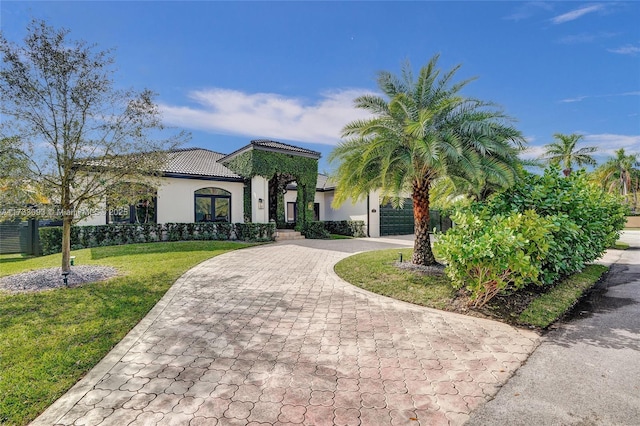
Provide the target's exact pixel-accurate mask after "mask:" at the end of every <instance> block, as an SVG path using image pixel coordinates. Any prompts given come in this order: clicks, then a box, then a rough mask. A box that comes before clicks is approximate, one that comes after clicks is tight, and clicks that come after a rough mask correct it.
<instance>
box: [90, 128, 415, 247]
mask: <svg viewBox="0 0 640 426" xmlns="http://www.w3.org/2000/svg"><path fill="white" fill-rule="evenodd" d="M319 158H320V153H318V152H316V151H311V150H308V149H304V148H300V147H296V146H293V145H289V144H285V143H282V142H277V141H272V140H264V139H259V140H253V141H251V142H250V143H249V144H248V145H246V146H245V147H243V148H241V149H239V150H237V151H234V152H233V153H231V154H228V155H224V154H221V153H218V152H214V151H210V150H207V149H202V148H185V149H178V150H175V151H171V152H170V153H169V156H168V161H167V163H166V165H165V167H163V169H162V170H161V178H160V181H159V182H160V183H159V185H158V187H157V188H155V191H154V195H155V196H154V197H152V198H151V199H148V200H147V201H143V202H140V203H138V204H137V205H134V206H114V205H109V202H107V203H106V206H105V207H106V208H105V209H104V211H105V214H96V215H93V216H90V217H88V218H87V219H84V220H83V221H82V222H81V223H80V225H103V224H106V223H123V222H131V223H135V222H155V223H171V222H176V223H193V222H209V221H217V222H232V223H237V222H248V221H251V222H255V223H267V222H270V221H276V222H277V223H279V224H282V223H283V222H286V223H289V224H293V223H295V222H296V221H297V220H298V219H299V215H300V214H306V215H309V219H311V220H322V221H339V220H362V221H364V222H365V229H366V232H367V235H369V236H371V237H378V236H380V235H399V234H408V233H412V232H413V211H412V209H411V208H405V209H400V210H397V209H393V208H391V207H390V206H384V205H382V206H381V205H380V197H379V196H378V194H377V193H375V192H372V193H371V194H369V195H368V197H367V198H366V199H365V200H363V201H359V202H356V203H351V202H350V201H347V202H346V203H344V204H343V205H342V206H341V207H340V208H339V209H334V208H333V207H332V206H331V202H332V201H333V198H334V194H335V186H334V185H333V184H332V183H331V181H330V180H329V179H328V177H327V176H326V175H323V174H318V172H317V170H318V167H317V161H318V159H319ZM313 181H315V182H313ZM307 182H313V187H312V188H308V186H309V185H307V184H306V183H307ZM301 201H302V202H301ZM311 215H313V216H312V217H311Z"/></svg>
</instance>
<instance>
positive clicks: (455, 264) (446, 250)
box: [434, 209, 555, 307]
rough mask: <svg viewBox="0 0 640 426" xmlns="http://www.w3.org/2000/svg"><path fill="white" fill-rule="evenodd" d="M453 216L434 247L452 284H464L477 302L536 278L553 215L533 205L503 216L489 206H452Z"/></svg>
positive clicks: (477, 304)
mask: <svg viewBox="0 0 640 426" xmlns="http://www.w3.org/2000/svg"><path fill="white" fill-rule="evenodd" d="M452 219H453V221H454V223H455V224H456V226H455V227H454V228H451V229H450V230H448V231H447V233H446V234H440V235H439V237H438V240H437V241H436V243H435V244H434V251H435V253H436V255H437V256H438V257H440V258H441V259H443V260H444V261H445V262H446V263H447V267H446V269H445V273H446V274H447V275H448V276H449V278H450V279H451V281H452V283H453V285H454V286H456V287H457V288H462V287H465V288H466V289H467V290H468V291H469V292H470V294H471V300H472V301H473V303H474V305H475V306H476V307H478V306H483V305H484V304H486V303H487V302H488V301H489V300H491V299H492V298H493V297H494V296H496V295H497V294H498V293H501V292H505V291H507V290H518V289H520V288H522V287H524V286H526V285H527V284H529V283H536V282H538V281H539V274H540V271H541V265H542V262H543V260H544V258H545V256H546V255H547V253H548V250H549V244H548V238H549V236H550V234H551V233H552V232H553V230H555V225H554V224H553V222H552V220H550V219H545V218H542V217H540V216H538V215H537V214H536V213H535V212H534V211H532V210H528V211H526V212H524V213H512V214H510V215H508V216H503V215H492V214H491V213H490V212H489V210H488V209H485V210H481V211H479V212H476V213H474V212H471V211H468V210H467V211H465V212H462V211H460V212H456V213H454V215H453V217H452Z"/></svg>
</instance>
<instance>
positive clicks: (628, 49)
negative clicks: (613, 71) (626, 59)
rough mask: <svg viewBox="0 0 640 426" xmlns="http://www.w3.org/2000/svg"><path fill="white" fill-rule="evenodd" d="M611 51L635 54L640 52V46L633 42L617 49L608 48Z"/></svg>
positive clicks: (621, 53)
mask: <svg viewBox="0 0 640 426" xmlns="http://www.w3.org/2000/svg"><path fill="white" fill-rule="evenodd" d="M607 50H608V51H609V52H611V53H618V54H620V55H632V56H635V55H637V54H638V53H640V46H634V45H632V44H627V45H624V46H622V47H618V48H615V49H607Z"/></svg>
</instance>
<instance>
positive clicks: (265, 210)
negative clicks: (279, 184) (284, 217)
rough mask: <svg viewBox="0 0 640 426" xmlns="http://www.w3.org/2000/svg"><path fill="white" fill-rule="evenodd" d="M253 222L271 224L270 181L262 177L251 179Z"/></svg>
mask: <svg viewBox="0 0 640 426" xmlns="http://www.w3.org/2000/svg"><path fill="white" fill-rule="evenodd" d="M251 221H252V222H254V223H268V222H269V181H268V180H267V179H265V178H263V177H262V176H254V177H252V178H251Z"/></svg>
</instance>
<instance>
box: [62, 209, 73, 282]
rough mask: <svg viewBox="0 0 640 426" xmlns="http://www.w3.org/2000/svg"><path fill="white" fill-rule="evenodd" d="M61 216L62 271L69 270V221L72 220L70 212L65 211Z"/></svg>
mask: <svg viewBox="0 0 640 426" xmlns="http://www.w3.org/2000/svg"><path fill="white" fill-rule="evenodd" d="M64 213H65V214H64V215H63V216H62V272H69V271H70V270H71V263H70V260H71V223H72V222H73V214H72V212H69V211H65V212H64Z"/></svg>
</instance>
